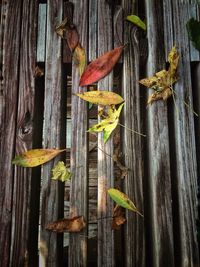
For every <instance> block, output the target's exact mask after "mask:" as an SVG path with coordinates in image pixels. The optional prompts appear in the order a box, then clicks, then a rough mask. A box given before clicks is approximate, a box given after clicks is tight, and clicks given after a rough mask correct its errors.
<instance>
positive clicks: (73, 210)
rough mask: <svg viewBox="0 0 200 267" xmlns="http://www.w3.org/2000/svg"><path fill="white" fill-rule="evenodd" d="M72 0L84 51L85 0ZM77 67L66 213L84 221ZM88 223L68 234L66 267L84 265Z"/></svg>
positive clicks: (82, 105) (83, 121) (82, 107)
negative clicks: (67, 265)
mask: <svg viewBox="0 0 200 267" xmlns="http://www.w3.org/2000/svg"><path fill="white" fill-rule="evenodd" d="M72 2H73V3H74V16H73V21H74V24H75V25H76V26H77V30H78V33H79V38H80V43H81V45H82V47H83V48H84V49H85V51H87V47H88V43H87V42H88V40H87V33H88V30H87V29H88V1H87V0H81V1H77V0H74V1H72ZM79 80H80V74H79V69H78V68H76V67H75V66H73V67H72V94H73V95H72V111H71V114H72V115H71V116H72V146H71V172H72V178H71V192H70V205H71V206H70V215H71V216H76V215H83V216H84V218H85V221H86V222H88V154H87V153H88V136H87V129H88V119H87V117H88V116H87V103H86V101H83V100H81V99H80V98H79V97H77V96H75V95H74V94H75V93H78V92H80V91H81V92H82V91H84V90H86V88H81V87H79ZM87 233H88V226H86V227H85V229H84V230H83V231H82V232H81V233H80V234H77V233H76V234H71V235H70V242H69V244H70V246H69V260H68V262H69V266H71V267H72V266H85V267H86V266H87Z"/></svg>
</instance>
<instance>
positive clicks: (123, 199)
mask: <svg viewBox="0 0 200 267" xmlns="http://www.w3.org/2000/svg"><path fill="white" fill-rule="evenodd" d="M108 194H109V196H110V197H111V198H112V199H113V200H114V201H115V202H116V203H117V204H118V205H119V206H121V207H123V208H125V209H128V210H132V211H134V212H137V213H138V214H139V215H141V216H143V215H142V214H141V213H140V212H139V211H138V210H137V208H136V206H135V205H134V203H133V202H132V201H131V200H130V199H129V197H128V196H127V195H126V194H124V193H123V192H121V191H119V190H118V189H115V188H109V189H108Z"/></svg>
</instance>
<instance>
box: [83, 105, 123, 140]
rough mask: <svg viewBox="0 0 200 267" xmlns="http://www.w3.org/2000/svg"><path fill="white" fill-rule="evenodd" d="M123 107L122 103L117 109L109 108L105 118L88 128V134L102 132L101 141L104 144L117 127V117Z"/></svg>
mask: <svg viewBox="0 0 200 267" xmlns="http://www.w3.org/2000/svg"><path fill="white" fill-rule="evenodd" d="M123 106H124V103H122V104H121V105H120V106H119V108H118V109H115V108H113V107H109V109H108V114H107V116H106V118H105V119H103V120H102V121H101V122H100V123H98V124H95V125H93V126H92V127H91V128H89V130H88V131H89V132H102V131H103V133H104V134H103V140H104V143H106V142H107V140H108V138H109V137H110V135H111V133H112V132H113V131H114V129H115V128H116V127H117V125H118V122H119V116H120V113H121V110H122V108H123Z"/></svg>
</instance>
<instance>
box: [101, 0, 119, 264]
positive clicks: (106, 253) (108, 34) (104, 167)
mask: <svg viewBox="0 0 200 267" xmlns="http://www.w3.org/2000/svg"><path fill="white" fill-rule="evenodd" d="M111 14H112V12H111V9H110V8H109V5H108V4H107V3H106V2H105V1H104V0H102V1H98V56H100V55H102V54H104V53H105V52H107V51H109V50H111V49H112V48H113V40H112V36H113V31H112V16H111ZM112 87H113V73H110V74H109V75H108V76H106V77H105V78H103V79H102V80H100V81H99V82H98V90H108V91H112ZM98 147H99V149H98V212H97V214H98V266H99V267H104V266H114V265H115V263H114V231H113V230H112V229H111V220H110V219H109V218H110V217H111V216H112V209H113V201H112V200H111V199H110V198H109V196H108V193H107V190H108V189H109V188H110V187H114V173H113V169H114V168H113V160H112V158H111V157H110V156H108V155H113V140H112V138H109V140H108V141H107V143H106V144H104V143H103V138H102V134H99V135H98ZM107 154H108V155H107ZM107 217H108V218H107Z"/></svg>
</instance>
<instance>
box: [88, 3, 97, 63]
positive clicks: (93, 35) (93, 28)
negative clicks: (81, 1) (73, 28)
mask: <svg viewBox="0 0 200 267" xmlns="http://www.w3.org/2000/svg"><path fill="white" fill-rule="evenodd" d="M97 6H98V1H93V0H90V1H89V40H88V42H89V50H88V55H89V58H88V60H89V61H92V60H94V59H95V58H96V57H97V23H98V22H97V19H98V17H97V12H98V9H97Z"/></svg>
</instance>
